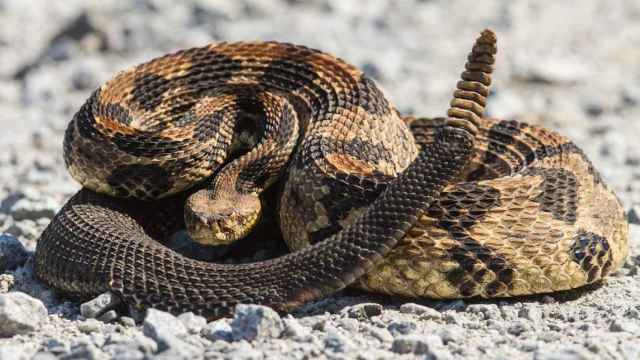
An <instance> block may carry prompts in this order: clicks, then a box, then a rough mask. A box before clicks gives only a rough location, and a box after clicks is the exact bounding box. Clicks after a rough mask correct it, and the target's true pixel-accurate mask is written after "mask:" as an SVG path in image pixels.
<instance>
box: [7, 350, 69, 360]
mask: <svg viewBox="0 0 640 360" xmlns="http://www.w3.org/2000/svg"><path fill="white" fill-rule="evenodd" d="M7 359H10V358H7ZM57 359H58V357H57V356H56V355H55V354H53V353H50V352H46V351H39V352H37V353H35V354H34V355H33V357H32V358H31V360H57Z"/></svg>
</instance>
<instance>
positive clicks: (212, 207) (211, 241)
mask: <svg viewBox="0 0 640 360" xmlns="http://www.w3.org/2000/svg"><path fill="white" fill-rule="evenodd" d="M194 195H195V194H194ZM260 214H261V205H260V199H259V198H258V197H257V196H254V195H241V194H237V196H232V199H205V197H202V196H196V197H194V198H193V199H192V198H189V199H188V200H187V203H186V204H185V208H184V218H185V224H186V227H187V231H188V232H189V235H190V236H191V239H192V240H193V241H195V242H197V243H199V244H201V245H211V246H216V245H228V244H230V243H233V242H235V241H236V240H239V239H242V238H243V237H245V236H247V235H248V234H249V233H251V231H252V230H253V228H254V227H255V226H256V224H257V223H258V221H259V220H260Z"/></svg>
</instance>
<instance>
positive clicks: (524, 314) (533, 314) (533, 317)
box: [518, 304, 542, 322]
mask: <svg viewBox="0 0 640 360" xmlns="http://www.w3.org/2000/svg"><path fill="white" fill-rule="evenodd" d="M518 316H519V317H521V318H523V319H527V320H530V321H532V322H539V321H540V320H542V311H541V310H540V307H538V306H537V304H523V307H522V309H520V311H518Z"/></svg>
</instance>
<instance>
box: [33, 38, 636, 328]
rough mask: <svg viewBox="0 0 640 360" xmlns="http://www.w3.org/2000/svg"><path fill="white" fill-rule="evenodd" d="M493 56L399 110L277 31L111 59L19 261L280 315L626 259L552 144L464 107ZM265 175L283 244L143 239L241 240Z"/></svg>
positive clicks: (62, 281)
mask: <svg viewBox="0 0 640 360" xmlns="http://www.w3.org/2000/svg"><path fill="white" fill-rule="evenodd" d="M494 54H495V35H494V34H493V33H492V32H491V31H488V30H487V31H485V32H483V34H482V35H481V36H480V37H479V38H478V40H477V42H476V44H475V45H474V48H473V50H472V52H471V53H470V55H469V61H468V63H467V65H466V71H465V72H463V73H462V80H461V81H460V82H459V83H458V86H457V90H456V91H455V93H454V100H453V101H452V103H451V108H450V109H449V111H448V114H447V115H448V117H445V118H434V119H424V118H422V119H414V118H410V117H407V118H402V117H400V115H399V114H398V112H397V111H396V110H395V109H394V107H393V106H392V105H391V104H389V102H388V101H387V100H386V99H385V97H384V96H383V94H382V93H381V92H380V90H379V89H378V87H377V86H376V85H375V83H374V82H373V81H372V80H370V79H369V78H368V77H366V76H365V75H364V74H362V72H360V71H359V70H358V69H356V68H355V67H353V66H351V65H349V64H347V63H345V62H343V61H342V60H340V59H337V58H335V57H332V56H330V55H328V54H325V53H322V52H319V51H316V50H311V49H308V48H306V47H301V46H295V45H290V44H282V43H274V42H266V43H261V42H257V43H233V44H219V45H212V46H207V47H203V48H195V49H190V50H185V51H180V52H177V53H174V54H170V55H166V56H163V57H160V58H157V59H154V60H152V61H150V62H148V63H145V64H142V65H139V66H136V67H134V68H133V69H131V70H128V71H125V72H122V73H120V74H118V75H117V76H116V77H115V78H114V79H113V80H111V81H109V82H107V83H106V84H105V85H104V86H102V87H101V88H99V89H98V90H96V92H94V94H93V95H92V96H91V97H90V98H89V100H88V101H87V102H86V103H85V104H84V105H83V106H82V108H81V109H80V111H79V112H78V113H77V114H76V115H75V117H74V119H73V120H72V121H71V123H70V124H69V127H68V129H67V132H66V134H65V141H64V150H65V161H66V164H67V167H68V169H69V171H70V173H71V174H72V175H73V176H74V177H75V178H76V179H77V180H79V181H80V182H81V183H82V185H83V186H84V189H83V190H81V191H80V192H79V193H78V194H76V195H75V196H73V197H72V198H71V199H70V200H69V202H68V203H67V204H66V205H65V206H64V207H63V209H62V210H61V211H60V212H59V213H58V214H57V215H56V217H55V218H54V219H53V220H52V222H51V224H50V225H49V226H48V227H47V229H46V230H45V231H44V233H43V234H42V237H41V239H40V240H39V242H38V246H37V250H36V263H35V270H36V274H37V275H38V277H40V278H41V279H42V280H44V281H45V282H47V283H49V284H50V285H52V286H53V287H55V288H57V289H60V290H62V291H64V292H67V293H70V294H73V295H80V296H83V297H86V296H89V295H95V294H98V293H100V292H104V291H111V292H113V293H115V294H117V295H118V296H119V297H120V298H122V299H123V300H124V301H125V302H126V303H128V304H130V305H134V306H139V307H148V306H153V307H157V308H161V309H165V310H169V311H173V312H183V311H194V312H197V313H201V314H204V315H206V316H208V317H218V316H222V315H226V314H228V313H229V312H230V311H231V310H232V309H233V307H234V305H236V304H238V303H261V304H266V305H270V306H273V307H275V308H277V309H279V310H283V311H287V310H291V309H293V308H295V307H296V306H299V305H300V304H302V303H304V302H305V301H309V300H312V299H316V298H318V297H321V296H324V295H327V294H330V293H332V292H335V291H337V290H338V289H341V288H343V287H345V286H347V285H349V284H352V283H355V284H356V285H357V286H359V287H361V288H365V289H368V290H371V291H378V292H383V293H388V294H400V295H405V296H414V297H435V298H455V297H471V296H482V297H504V296H514V295H524V294H534V293H543V292H553V291H558V290H564V289H570V288H575V287H579V286H582V285H584V284H587V283H591V282H594V281H597V280H599V279H600V278H602V277H603V276H605V275H606V274H608V273H610V272H612V271H613V270H615V269H616V268H617V267H618V266H619V265H620V264H621V262H622V261H623V259H624V257H625V256H626V252H627V237H628V234H627V224H626V222H625V218H624V213H623V210H622V207H621V205H620V203H619V201H618V199H617V198H616V196H615V195H614V194H613V193H612V192H611V191H610V190H609V189H608V188H607V187H606V186H605V184H603V182H602V179H601V178H600V177H599V175H598V173H597V171H596V170H594V168H593V167H592V166H591V163H590V162H589V161H588V160H587V159H586V158H585V156H584V154H583V153H582V152H581V151H580V150H579V149H578V148H577V147H576V146H574V145H573V144H572V143H571V142H570V141H569V140H567V139H566V138H564V137H562V136H560V135H558V134H556V133H554V132H552V131H549V130H546V129H543V128H540V127H536V126H530V125H527V124H524V123H518V122H515V121H501V120H494V119H486V118H483V117H482V113H483V108H484V105H485V101H486V96H487V95H488V86H489V84H490V73H491V71H492V64H493V61H494ZM276 182H278V183H282V184H284V185H282V190H281V195H280V200H279V204H278V214H279V217H278V221H279V225H280V229H281V231H282V234H283V237H284V239H285V240H286V241H287V243H288V245H289V247H290V248H291V249H292V250H295V251H294V252H292V253H291V254H288V255H285V256H283V257H279V258H276V259H272V260H268V261H263V262H257V263H251V264H237V265H223V264H216V263H208V262H203V261H197V260H194V259H190V258H187V257H184V256H181V255H179V254H177V253H175V252H174V251H172V250H170V249H169V248H167V247H165V246H164V245H163V244H162V239H164V238H165V237H166V234H168V233H170V232H172V231H175V230H176V229H177V228H180V227H182V226H184V225H185V224H184V223H185V222H186V225H187V227H188V228H189V231H190V232H191V235H192V237H193V239H194V240H196V241H198V242H202V243H207V244H220V243H228V242H231V241H234V240H235V239H236V238H239V237H242V236H244V235H246V233H247V232H248V231H250V230H251V228H252V227H253V225H254V224H255V222H256V221H257V219H258V218H259V217H260V213H261V206H262V205H261V202H260V200H259V196H260V194H261V193H262V192H263V190H264V189H266V188H267V187H269V186H270V185H272V184H274V183H276ZM197 184H200V185H199V186H196V185H197ZM194 186H195V188H197V189H199V190H197V191H194V190H190V191H189V189H193V188H194ZM184 204H186V205H185V206H184V220H185V221H183V205H184Z"/></svg>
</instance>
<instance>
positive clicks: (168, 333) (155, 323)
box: [142, 309, 187, 351]
mask: <svg viewBox="0 0 640 360" xmlns="http://www.w3.org/2000/svg"><path fill="white" fill-rule="evenodd" d="M142 331H143V333H144V334H145V335H146V336H148V337H150V338H152V339H153V340H155V341H156V343H158V350H159V351H164V350H166V349H168V348H170V347H171V346H172V345H173V344H174V343H175V342H176V340H179V339H178V338H179V337H183V336H185V335H187V328H186V327H185V326H184V325H183V324H182V322H180V321H179V320H178V319H177V318H176V317H175V316H173V315H171V314H169V313H168V312H164V311H160V310H156V309H149V310H147V316H146V317H145V318H144V322H143V327H142Z"/></svg>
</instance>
